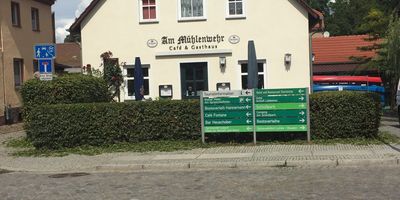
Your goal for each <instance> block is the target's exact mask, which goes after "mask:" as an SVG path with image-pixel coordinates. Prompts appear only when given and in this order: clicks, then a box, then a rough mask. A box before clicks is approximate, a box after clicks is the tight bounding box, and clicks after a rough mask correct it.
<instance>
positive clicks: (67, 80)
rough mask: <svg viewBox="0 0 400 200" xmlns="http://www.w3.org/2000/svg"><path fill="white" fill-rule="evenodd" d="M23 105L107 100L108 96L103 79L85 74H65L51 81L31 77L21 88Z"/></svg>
mask: <svg viewBox="0 0 400 200" xmlns="http://www.w3.org/2000/svg"><path fill="white" fill-rule="evenodd" d="M21 94H22V100H23V104H24V106H25V107H26V106H36V105H42V104H72V103H92V102H108V101H110V96H109V93H108V90H107V85H106V83H105V82H104V80H102V79H100V78H96V77H92V76H86V75H79V74H73V75H65V76H61V77H57V78H55V79H54V80H53V81H39V80H37V79H32V80H29V81H27V82H25V83H24V85H23V86H22V88H21Z"/></svg>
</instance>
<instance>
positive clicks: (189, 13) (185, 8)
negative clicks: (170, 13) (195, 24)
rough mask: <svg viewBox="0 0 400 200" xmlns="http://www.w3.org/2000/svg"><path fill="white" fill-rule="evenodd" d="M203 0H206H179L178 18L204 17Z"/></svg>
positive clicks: (193, 18)
mask: <svg viewBox="0 0 400 200" xmlns="http://www.w3.org/2000/svg"><path fill="white" fill-rule="evenodd" d="M205 1H206V0H179V1H178V2H179V19H180V20H196V19H205V9H204V8H205V6H204V4H205Z"/></svg>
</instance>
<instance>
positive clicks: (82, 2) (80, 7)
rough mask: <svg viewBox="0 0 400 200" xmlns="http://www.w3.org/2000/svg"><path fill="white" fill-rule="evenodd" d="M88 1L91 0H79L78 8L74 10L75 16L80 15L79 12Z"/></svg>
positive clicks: (90, 0)
mask: <svg viewBox="0 0 400 200" xmlns="http://www.w3.org/2000/svg"><path fill="white" fill-rule="evenodd" d="M90 2H92V0H81V2H80V3H79V5H78V8H77V9H76V11H75V17H79V15H81V13H82V12H83V11H84V10H85V9H86V7H87V6H88V5H89V4H90Z"/></svg>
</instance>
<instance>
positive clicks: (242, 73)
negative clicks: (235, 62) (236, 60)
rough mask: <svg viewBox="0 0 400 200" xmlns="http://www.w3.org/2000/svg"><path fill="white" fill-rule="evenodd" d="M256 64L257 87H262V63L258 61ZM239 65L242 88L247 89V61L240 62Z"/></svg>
mask: <svg viewBox="0 0 400 200" xmlns="http://www.w3.org/2000/svg"><path fill="white" fill-rule="evenodd" d="M257 66H258V89H264V81H265V76H264V71H265V70H264V63H261V62H259V63H257ZM240 67H241V69H240V70H241V71H240V77H241V79H242V89H243V90H246V89H248V87H247V78H248V76H249V74H248V67H247V63H242V64H241V65H240Z"/></svg>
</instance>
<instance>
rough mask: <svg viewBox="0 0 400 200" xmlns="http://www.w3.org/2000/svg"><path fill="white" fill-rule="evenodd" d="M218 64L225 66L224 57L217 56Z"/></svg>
mask: <svg viewBox="0 0 400 200" xmlns="http://www.w3.org/2000/svg"><path fill="white" fill-rule="evenodd" d="M219 66H220V67H221V68H225V66H226V57H219Z"/></svg>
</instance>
